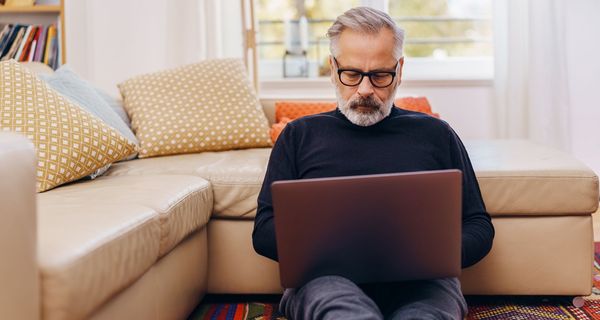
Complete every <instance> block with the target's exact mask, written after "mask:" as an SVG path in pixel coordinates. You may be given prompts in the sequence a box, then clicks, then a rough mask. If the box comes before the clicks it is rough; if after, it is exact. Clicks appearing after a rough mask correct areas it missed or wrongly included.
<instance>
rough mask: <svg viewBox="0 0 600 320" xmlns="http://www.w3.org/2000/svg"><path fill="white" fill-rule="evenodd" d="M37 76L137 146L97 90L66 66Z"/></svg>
mask: <svg viewBox="0 0 600 320" xmlns="http://www.w3.org/2000/svg"><path fill="white" fill-rule="evenodd" d="M38 76H39V77H40V78H41V79H42V80H44V81H45V82H46V83H47V84H48V85H49V86H50V87H51V88H53V89H54V90H56V91H58V92H59V93H61V94H62V95H64V96H65V97H67V98H69V99H70V100H72V101H73V102H75V103H76V104H77V105H79V106H81V107H82V108H84V109H85V110H86V111H88V112H90V113H91V114H93V115H95V116H97V117H98V118H100V119H101V120H102V121H104V123H106V124H107V125H109V126H111V127H112V128H113V129H115V130H117V131H119V133H121V134H122V135H123V137H125V138H127V139H128V140H129V141H131V142H133V143H134V144H136V145H139V142H138V140H137V138H136V136H135V134H133V132H132V131H131V128H129V125H128V124H127V123H126V122H125V121H123V119H122V118H121V116H119V114H117V113H116V112H115V111H114V110H113V109H112V108H111V106H110V105H109V104H108V103H107V102H106V101H105V100H104V99H103V98H102V97H101V95H100V94H99V93H98V89H96V88H94V87H93V86H92V85H91V84H90V83H89V82H87V81H85V80H84V79H82V78H81V77H79V76H78V75H77V74H76V73H75V72H73V71H72V70H71V69H70V68H69V67H68V66H66V65H64V66H62V67H60V68H59V69H58V70H56V72H54V73H53V74H40V75H38ZM136 156H137V153H134V154H132V155H130V156H128V157H127V158H126V159H127V160H131V159H133V158H135V157H136ZM106 170H108V166H105V167H104V168H101V169H98V170H97V171H96V172H94V173H93V174H91V175H90V176H89V177H90V178H92V179H93V178H95V177H98V176H100V175H102V174H103V173H104V172H106Z"/></svg>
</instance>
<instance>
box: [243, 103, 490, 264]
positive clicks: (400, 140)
mask: <svg viewBox="0 0 600 320" xmlns="http://www.w3.org/2000/svg"><path fill="white" fill-rule="evenodd" d="M451 168H452V169H459V170H461V171H462V172H463V184H462V185H463V193H462V194H463V199H462V200H463V201H462V206H463V207H462V208H463V210H462V217H463V228H462V266H463V268H464V267H468V266H470V265H473V264H475V263H476V262H477V261H479V260H481V259H482V258H483V257H485V255H486V254H487V253H488V252H489V250H490V248H491V246H492V240H493V238H494V227H493V226H492V223H491V220H490V216H489V215H488V213H487V212H486V209H485V205H484V203H483V200H482V198H481V193H480V191H479V185H478V184H477V180H476V178H475V174H474V172H473V168H472V166H471V162H470V161H469V156H468V155H467V152H466V150H465V148H464V146H463V144H462V142H461V141H460V139H459V137H458V136H457V135H456V133H455V132H454V131H453V130H452V129H451V128H450V126H449V125H448V124H447V123H446V122H444V121H442V120H439V119H436V118H433V117H430V116H427V115H425V114H422V113H417V112H411V111H406V110H402V109H399V108H396V107H394V108H392V112H391V113H390V115H389V116H388V117H386V118H385V119H383V120H381V121H380V122H378V123H376V124H374V125H372V126H368V127H361V126H357V125H355V124H353V123H352V122H350V121H349V120H348V119H347V118H346V117H345V116H344V115H343V114H342V113H341V112H340V111H339V109H336V110H334V111H330V112H326V113H321V114H317V115H312V116H307V117H303V118H300V119H297V120H295V121H292V122H290V123H288V124H287V125H286V127H285V129H284V130H283V132H282V133H281V135H280V136H279V139H277V142H276V143H275V146H274V147H273V150H272V152H271V156H270V159H269V164H268V167H267V172H266V175H265V179H264V182H263V185H262V189H261V191H260V194H259V196H258V210H257V213H256V218H255V221H254V231H253V233H252V240H253V244H254V249H255V250H256V252H257V253H259V254H260V255H263V256H265V257H268V258H271V259H273V260H277V247H276V243H275V225H274V223H273V206H272V201H271V183H273V182H274V181H277V180H290V179H308V178H320V177H335V176H352V175H363V174H378V173H393V172H408V171H423V170H440V169H451ZM307 218H309V219H319V217H318V216H312V217H309V216H307Z"/></svg>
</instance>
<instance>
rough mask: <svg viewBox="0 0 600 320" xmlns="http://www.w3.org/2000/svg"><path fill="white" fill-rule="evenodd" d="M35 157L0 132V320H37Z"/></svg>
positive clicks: (23, 141) (18, 139) (21, 141)
mask: <svg viewBox="0 0 600 320" xmlns="http://www.w3.org/2000/svg"><path fill="white" fill-rule="evenodd" d="M35 168H36V163H35V153H34V148H33V145H32V144H31V142H30V141H29V140H28V139H27V138H25V137H23V136H20V135H17V134H13V133H2V132H0V221H1V223H0V254H1V257H0V260H1V261H2V262H1V263H0V283H1V284H2V285H0V319H39V318H40V303H39V301H40V300H39V294H40V289H39V273H38V267H37V249H36V248H37V218H36V195H35Z"/></svg>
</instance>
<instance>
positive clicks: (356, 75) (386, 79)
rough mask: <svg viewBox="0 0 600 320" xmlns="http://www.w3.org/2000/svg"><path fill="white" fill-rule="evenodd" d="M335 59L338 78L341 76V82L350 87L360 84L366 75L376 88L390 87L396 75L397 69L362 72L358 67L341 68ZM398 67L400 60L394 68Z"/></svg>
mask: <svg viewBox="0 0 600 320" xmlns="http://www.w3.org/2000/svg"><path fill="white" fill-rule="evenodd" d="M333 61H334V62H335V67H336V69H337V74H338V78H340V82H341V83H342V84H343V85H345V86H348V87H356V86H358V85H359V84H360V83H361V82H362V80H363V78H364V77H365V76H366V77H368V78H369V81H370V82H371V84H372V85H373V87H375V88H380V89H381V88H385V87H389V86H390V85H391V84H392V83H393V82H394V78H395V77H396V71H369V72H362V71H361V70H356V69H340V67H339V64H338V62H337V60H336V59H335V57H333ZM397 68H398V62H396V66H395V67H394V70H396V69H397Z"/></svg>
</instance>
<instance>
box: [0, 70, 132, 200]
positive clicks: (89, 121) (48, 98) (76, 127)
mask: <svg viewBox="0 0 600 320" xmlns="http://www.w3.org/2000/svg"><path fill="white" fill-rule="evenodd" d="M0 131H13V132H17V133H21V134H23V135H25V136H27V138H29V139H30V140H31V141H32V142H33V144H34V146H35V148H36V151H37V157H38V164H37V190H38V192H42V191H46V190H49V189H52V188H54V187H56V186H59V185H61V184H64V183H67V182H70V181H74V180H77V179H79V178H82V177H85V176H87V175H89V174H90V173H92V172H94V171H95V170H96V169H98V168H101V167H103V166H105V165H107V164H109V163H111V162H114V161H117V160H120V159H122V158H124V157H126V156H128V155H130V154H132V153H133V152H134V151H135V145H134V144H132V143H131V142H129V141H128V140H127V139H125V138H124V137H123V136H121V134H119V133H118V132H117V131H115V130H114V129H112V128H111V127H109V126H108V125H106V124H104V122H102V120H100V119H98V118H96V117H95V116H93V115H92V114H90V113H88V112H87V111H85V110H83V109H82V108H81V107H79V106H78V105H76V104H74V103H72V102H71V101H70V100H68V99H67V98H65V97H63V96H62V95H60V94H59V93H58V92H56V91H54V90H53V89H51V88H50V87H48V86H47V85H46V84H45V83H44V82H43V81H42V80H40V79H38V78H37V77H36V76H35V75H34V74H33V73H32V72H31V71H29V70H27V69H25V68H23V67H22V66H21V65H19V64H18V63H17V62H16V61H14V60H10V61H5V62H2V63H0Z"/></svg>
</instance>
